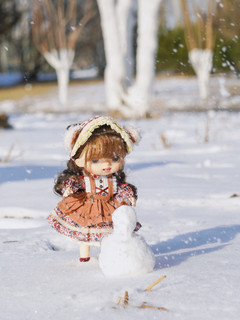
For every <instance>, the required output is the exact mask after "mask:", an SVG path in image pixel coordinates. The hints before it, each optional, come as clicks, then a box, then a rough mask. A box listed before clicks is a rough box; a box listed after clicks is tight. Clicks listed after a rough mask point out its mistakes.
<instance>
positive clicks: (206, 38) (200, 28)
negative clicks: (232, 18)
mask: <svg viewBox="0 0 240 320" xmlns="http://www.w3.org/2000/svg"><path fill="white" fill-rule="evenodd" d="M181 4H182V9H183V16H184V23H185V35H186V42H187V45H188V52H189V53H188V55H189V60H190V62H191V64H192V66H193V69H194V71H195V73H196V75H197V78H198V84H199V93H200V97H201V98H202V99H207V98H208V96H209V80H210V72H211V69H212V58H213V45H214V41H213V11H214V3H213V0H208V3H207V10H206V12H204V10H203V9H201V10H200V9H198V8H197V7H196V4H194V2H191V5H192V9H193V16H194V17H195V19H196V21H195V23H193V22H192V21H191V18H190V13H189V9H188V6H187V2H186V0H181Z"/></svg>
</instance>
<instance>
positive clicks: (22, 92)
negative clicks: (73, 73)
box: [0, 78, 102, 101]
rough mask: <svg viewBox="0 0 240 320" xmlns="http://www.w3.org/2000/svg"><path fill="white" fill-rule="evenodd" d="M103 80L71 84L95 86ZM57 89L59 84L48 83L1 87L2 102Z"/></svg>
mask: <svg viewBox="0 0 240 320" xmlns="http://www.w3.org/2000/svg"><path fill="white" fill-rule="evenodd" d="M101 81H102V79H101V78H100V79H98V78H96V79H81V80H73V81H71V82H70V86H71V85H77V84H79V85H80V84H82V85H84V84H91V83H92V84H93V83H98V82H101ZM53 89H57V82H47V83H34V84H27V85H19V86H14V87H7V88H1V87H0V101H3V100H18V99H21V98H24V97H27V96H34V95H42V94H48V93H49V92H50V91H51V90H53Z"/></svg>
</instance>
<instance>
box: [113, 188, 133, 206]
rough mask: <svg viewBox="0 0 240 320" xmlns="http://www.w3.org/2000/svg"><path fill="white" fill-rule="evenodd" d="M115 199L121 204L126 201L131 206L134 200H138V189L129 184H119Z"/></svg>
mask: <svg viewBox="0 0 240 320" xmlns="http://www.w3.org/2000/svg"><path fill="white" fill-rule="evenodd" d="M115 198H116V199H117V200H118V201H119V202H122V201H124V202H126V203H127V204H128V205H130V206H131V205H133V200H135V201H136V200H137V194H136V188H135V187H134V186H132V185H130V184H128V183H118V185H117V193H116V195H115Z"/></svg>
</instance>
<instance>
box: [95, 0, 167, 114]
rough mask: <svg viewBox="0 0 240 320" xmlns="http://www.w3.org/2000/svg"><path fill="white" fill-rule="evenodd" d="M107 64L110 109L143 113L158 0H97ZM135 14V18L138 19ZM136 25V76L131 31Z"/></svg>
mask: <svg viewBox="0 0 240 320" xmlns="http://www.w3.org/2000/svg"><path fill="white" fill-rule="evenodd" d="M97 2H98V7H99V11H100V16H101V25H102V32H103V38H104V46H105V55H106V62H107V66H106V69H105V87H106V100H107V105H108V107H109V109H110V111H112V112H115V111H116V110H120V112H121V113H122V114H123V115H124V116H126V117H143V116H145V115H146V113H147V112H148V111H149V103H150V96H151V89H152V84H153V79H154V64H155V51H156V47H157V27H158V9H159V6H160V3H161V0H151V1H146V0H108V1H107V2H106V0H97ZM137 17H138V20H137ZM136 24H137V25H138V39H137V57H136V80H135V81H133V75H134V57H133V31H134V27H135V26H136Z"/></svg>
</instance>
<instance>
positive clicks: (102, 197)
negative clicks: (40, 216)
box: [48, 175, 136, 245]
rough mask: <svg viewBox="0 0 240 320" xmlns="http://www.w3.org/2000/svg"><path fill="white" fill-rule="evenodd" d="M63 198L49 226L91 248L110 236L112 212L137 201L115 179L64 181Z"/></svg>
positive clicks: (107, 177)
mask: <svg viewBox="0 0 240 320" xmlns="http://www.w3.org/2000/svg"><path fill="white" fill-rule="evenodd" d="M79 190H81V191H80V192H79ZM63 197H64V198H63V199H62V201H60V202H59V203H58V205H57V207H56V208H55V209H54V210H53V211H52V212H51V213H50V215H49V216H48V221H49V223H50V225H51V226H52V227H53V228H55V229H56V230H57V231H58V232H59V233H62V234H64V235H66V236H68V237H71V238H73V239H75V240H78V241H83V242H88V243H89V244H91V245H99V244H100V241H101V240H102V239H103V237H104V236H106V235H108V234H109V233H111V232H112V230H113V223H112V213H113V212H114V211H115V209H117V208H118V207H120V206H121V205H131V200H132V199H133V198H135V199H136V195H135V194H134V191H133V190H132V188H131V187H130V185H129V184H127V183H119V182H117V180H116V177H115V176H114V175H110V176H84V175H82V176H81V177H72V178H70V179H67V180H66V181H64V183H63Z"/></svg>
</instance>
